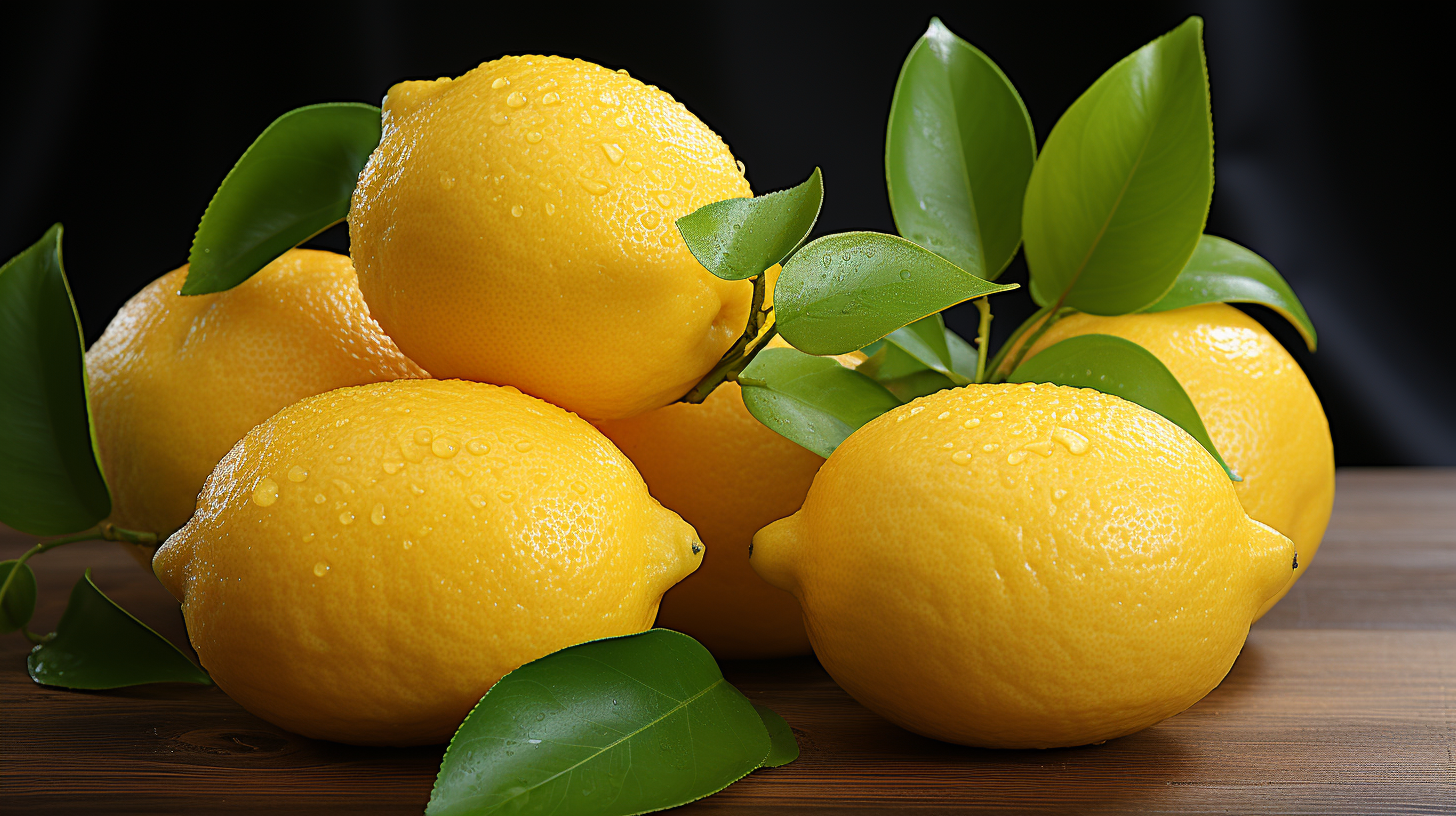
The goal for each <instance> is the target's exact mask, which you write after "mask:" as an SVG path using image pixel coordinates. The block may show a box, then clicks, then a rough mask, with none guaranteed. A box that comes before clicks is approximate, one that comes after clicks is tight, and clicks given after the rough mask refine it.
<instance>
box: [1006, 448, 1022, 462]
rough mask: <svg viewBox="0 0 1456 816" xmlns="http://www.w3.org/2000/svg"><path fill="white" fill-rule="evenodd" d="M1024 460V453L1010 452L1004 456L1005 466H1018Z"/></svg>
mask: <svg viewBox="0 0 1456 816" xmlns="http://www.w3.org/2000/svg"><path fill="white" fill-rule="evenodd" d="M1025 458H1026V451H1019V450H1018V451H1012V452H1010V453H1008V454H1006V464H1008V465H1019V464H1021V461H1022V460H1023V459H1025Z"/></svg>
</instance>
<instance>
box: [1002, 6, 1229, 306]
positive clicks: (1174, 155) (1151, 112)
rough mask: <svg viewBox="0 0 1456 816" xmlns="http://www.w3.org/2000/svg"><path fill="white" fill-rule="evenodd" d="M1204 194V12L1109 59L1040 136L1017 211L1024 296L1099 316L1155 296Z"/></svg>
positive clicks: (1195, 228)
mask: <svg viewBox="0 0 1456 816" xmlns="http://www.w3.org/2000/svg"><path fill="white" fill-rule="evenodd" d="M1212 194H1213V120H1212V118H1211V115H1210V113H1209V107H1208V70H1207V67H1206V66H1205V64H1204V59H1203V21H1202V20H1201V19H1199V18H1197V17H1190V18H1188V21H1187V22H1185V23H1183V25H1181V26H1179V27H1178V28H1176V29H1174V30H1173V31H1171V32H1170V33H1168V34H1166V35H1164V36H1162V37H1159V38H1158V39H1156V40H1154V41H1152V42H1151V43H1149V44H1147V45H1146V46H1143V47H1142V48H1140V49H1138V50H1137V51H1135V52H1133V53H1132V55H1131V56H1128V57H1127V58H1125V59H1123V60H1122V61H1121V62H1119V63H1117V64H1116V65H1114V66H1112V68H1111V69H1109V70H1108V71H1107V73H1105V74H1103V75H1102V77H1101V78H1100V79H1098V80H1097V81H1096V82H1095V83H1093V85H1092V87H1091V88H1089V89H1088V90H1087V92H1086V93H1084V94H1082V96H1081V97H1080V98H1078V99H1077V101H1076V102H1073V103H1072V106H1071V107H1070V108H1068V109H1067V112H1066V113H1065V114H1063V115H1062V118H1061V120H1060V121H1058V122H1057V124H1056V127H1054V128H1053V129H1052V132H1051V135H1050V136H1048V137H1047V140H1046V144H1045V145H1043V146H1042V151H1041V158H1039V159H1038V160H1037V163H1036V168H1035V169H1034V170H1033V171H1032V173H1031V183H1030V184H1029V185H1028V186H1027V188H1026V207H1025V213H1024V215H1023V218H1022V224H1023V228H1024V230H1025V233H1026V236H1025V240H1026V260H1027V263H1028V265H1029V266H1030V267H1031V295H1032V297H1033V298H1034V299H1035V300H1036V302H1037V303H1038V304H1039V305H1042V306H1047V305H1051V304H1055V303H1057V302H1058V300H1059V299H1060V298H1062V296H1063V295H1064V294H1065V298H1066V299H1065V300H1064V301H1063V302H1062V303H1061V305H1064V306H1072V307H1074V308H1077V309H1080V310H1082V311H1084V312H1091V313H1092V314H1100V315H1114V314H1126V313H1128V312H1135V311H1137V310H1139V309H1142V308H1144V307H1146V306H1149V305H1151V304H1153V303H1156V302H1157V301H1158V299H1159V298H1161V297H1163V295H1164V294H1166V293H1167V292H1168V289H1169V288H1170V287H1172V285H1173V281H1174V280H1175V279H1176V278H1177V277H1178V273H1179V272H1180V271H1181V270H1182V269H1183V267H1184V266H1186V265H1187V264H1188V259H1189V258H1190V257H1191V256H1192V255H1193V249H1194V247H1196V246H1197V245H1198V238H1199V236H1200V235H1202V233H1203V224H1204V221H1205V219H1206V218H1207V216H1208V204H1209V200H1210V197H1211V196H1212Z"/></svg>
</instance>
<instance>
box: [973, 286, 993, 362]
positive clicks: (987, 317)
mask: <svg viewBox="0 0 1456 816" xmlns="http://www.w3.org/2000/svg"><path fill="white" fill-rule="evenodd" d="M986 300H987V298H983V297H982V298H976V301H975V303H976V309H977V310H978V311H979V312H980V313H981V325H980V326H979V327H978V328H977V329H976V379H975V382H978V383H981V382H985V381H986V347H987V346H989V345H990V344H991V304H989V303H987V302H986Z"/></svg>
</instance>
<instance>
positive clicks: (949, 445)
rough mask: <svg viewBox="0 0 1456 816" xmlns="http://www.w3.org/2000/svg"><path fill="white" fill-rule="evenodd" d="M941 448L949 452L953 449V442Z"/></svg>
mask: <svg viewBox="0 0 1456 816" xmlns="http://www.w3.org/2000/svg"><path fill="white" fill-rule="evenodd" d="M941 447H942V448H945V449H946V450H951V449H952V448H954V447H955V443H954V442H947V443H945V444H944V445H941Z"/></svg>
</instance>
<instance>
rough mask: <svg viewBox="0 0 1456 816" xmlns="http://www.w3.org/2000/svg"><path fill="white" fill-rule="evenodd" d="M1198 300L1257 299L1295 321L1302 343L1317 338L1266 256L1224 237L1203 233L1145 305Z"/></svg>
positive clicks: (1158, 307)
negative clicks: (1169, 284) (1162, 290)
mask: <svg viewBox="0 0 1456 816" xmlns="http://www.w3.org/2000/svg"><path fill="white" fill-rule="evenodd" d="M1200 303H1259V304H1262V305H1264V306H1268V307H1269V308H1271V309H1273V310H1274V311H1276V312H1278V313H1279V314H1280V315H1281V316H1283V317H1284V319H1285V320H1288V321H1289V322H1290V323H1292V324H1294V328H1296V329H1298V330H1299V334H1300V336H1301V337H1303V338H1304V342H1305V345H1307V346H1309V350H1310V351H1314V349H1315V345H1316V344H1317V343H1318V342H1319V336H1318V335H1316V334H1315V331H1314V324H1313V323H1311V322H1310V320H1309V315H1308V314H1306V313H1305V311H1304V306H1303V304H1301V303H1300V302H1299V298H1297V297H1295V296H1294V290H1292V289H1290V288H1289V284H1288V283H1286V282H1285V280H1284V278H1283V276H1281V275H1280V274H1279V273H1278V272H1277V271H1276V270H1275V269H1274V267H1273V265H1272V264H1270V263H1269V262H1268V261H1266V260H1264V259H1263V258H1261V257H1259V256H1258V255H1257V254H1255V253H1254V252H1252V251H1250V250H1248V249H1245V248H1244V247H1241V246H1239V245H1238V244H1236V243H1234V242H1233V241H1230V240H1228V239H1227V238H1219V237H1218V236H1216V235H1205V236H1203V239H1202V240H1200V241H1199V242H1198V249H1196V250H1194V252H1193V258H1192V260H1190V261H1188V265H1187V266H1185V267H1183V271H1182V272H1181V273H1179V275H1178V280H1177V281H1175V282H1174V283H1173V288H1172V289H1171V290H1169V292H1168V294H1166V295H1164V296H1163V299H1162V300H1160V301H1158V302H1157V303H1154V304H1153V305H1152V306H1149V307H1148V308H1147V309H1145V310H1144V311H1148V312H1166V311H1168V310H1170V309H1181V308H1183V307H1184V306H1196V305H1198V304H1200Z"/></svg>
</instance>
